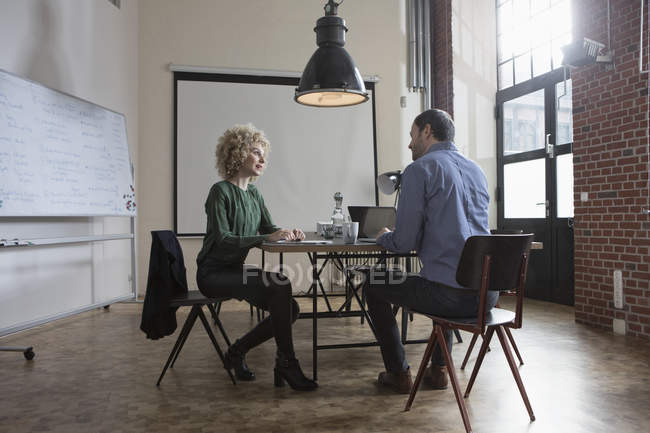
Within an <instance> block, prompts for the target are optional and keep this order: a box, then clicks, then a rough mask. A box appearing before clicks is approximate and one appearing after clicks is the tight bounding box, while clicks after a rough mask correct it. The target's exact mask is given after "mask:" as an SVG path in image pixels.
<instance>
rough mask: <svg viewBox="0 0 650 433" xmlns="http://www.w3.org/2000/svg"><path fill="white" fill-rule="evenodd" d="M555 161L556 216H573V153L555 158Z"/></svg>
mask: <svg viewBox="0 0 650 433" xmlns="http://www.w3.org/2000/svg"><path fill="white" fill-rule="evenodd" d="M556 160H557V161H556V163H557V217H558V218H573V154H572V153H569V154H564V155H560V156H558V157H557V158H556Z"/></svg>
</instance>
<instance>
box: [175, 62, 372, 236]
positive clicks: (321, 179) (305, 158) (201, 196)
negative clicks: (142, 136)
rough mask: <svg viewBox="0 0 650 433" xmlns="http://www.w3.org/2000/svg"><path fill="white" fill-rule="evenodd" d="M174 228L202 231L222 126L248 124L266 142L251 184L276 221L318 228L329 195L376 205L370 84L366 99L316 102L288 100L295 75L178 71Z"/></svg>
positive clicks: (330, 199)
mask: <svg viewBox="0 0 650 433" xmlns="http://www.w3.org/2000/svg"><path fill="white" fill-rule="evenodd" d="M174 76H175V100H176V104H175V109H176V111H175V114H176V115H175V120H176V123H175V128H176V136H175V194H174V196H175V199H174V204H175V206H174V209H175V215H174V228H175V231H176V233H177V234H178V235H179V236H201V235H203V234H205V228H206V219H207V217H206V214H205V207H204V204H205V200H206V198H207V195H208V192H209V190H210V187H211V186H212V185H213V184H214V183H215V182H218V181H220V180H221V178H220V177H219V176H218V174H217V171H216V169H215V164H216V157H215V148H216V144H217V140H218V138H219V137H220V136H221V135H222V134H223V132H224V131H225V130H226V129H228V128H230V127H232V126H233V125H235V124H246V123H252V124H253V125H255V126H256V127H257V128H258V129H261V130H263V131H264V133H265V135H266V137H267V138H268V139H269V141H270V142H271V152H270V154H269V157H268V158H267V168H266V169H265V172H264V174H263V175H262V176H261V177H260V178H259V179H258V180H257V181H256V182H255V186H256V187H257V188H258V189H259V190H260V192H261V193H262V195H263V197H264V201H265V204H266V206H267V207H268V209H269V211H270V213H271V216H272V219H273V222H274V223H275V224H276V225H278V226H280V227H285V228H294V227H298V228H301V229H303V230H305V231H315V230H316V221H323V220H329V218H330V216H331V214H332V210H333V209H334V198H333V197H334V193H335V192H341V193H342V194H343V207H344V209H346V208H347V206H348V205H369V206H372V205H376V204H377V190H376V186H375V178H376V174H377V168H376V151H375V148H376V145H375V125H374V83H366V87H367V89H368V92H369V94H370V97H371V99H370V101H369V102H367V103H364V104H361V105H356V106H352V107H338V108H316V107H307V106H304V105H300V104H298V103H296V102H295V101H294V99H293V96H294V92H295V88H296V86H297V84H298V78H292V77H260V76H250V75H231V74H206V73H190V72H175V74H174Z"/></svg>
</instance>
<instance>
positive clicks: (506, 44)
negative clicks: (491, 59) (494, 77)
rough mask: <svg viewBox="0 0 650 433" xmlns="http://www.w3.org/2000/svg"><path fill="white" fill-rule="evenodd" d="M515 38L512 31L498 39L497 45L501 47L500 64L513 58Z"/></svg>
mask: <svg viewBox="0 0 650 433" xmlns="http://www.w3.org/2000/svg"><path fill="white" fill-rule="evenodd" d="M513 36H514V33H513V32H512V31H508V32H505V33H503V34H502V35H500V36H499V37H498V38H497V44H498V47H499V62H502V61H504V60H508V59H511V58H512V39H513Z"/></svg>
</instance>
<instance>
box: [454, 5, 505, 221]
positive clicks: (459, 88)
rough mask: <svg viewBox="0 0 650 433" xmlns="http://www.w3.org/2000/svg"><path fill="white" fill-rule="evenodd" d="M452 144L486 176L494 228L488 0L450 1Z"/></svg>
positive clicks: (493, 84) (492, 45)
mask: <svg viewBox="0 0 650 433" xmlns="http://www.w3.org/2000/svg"><path fill="white" fill-rule="evenodd" d="M452 47H453V54H454V58H453V71H454V121H455V124H456V144H457V145H458V147H459V150H460V151H461V152H462V153H463V154H464V155H465V156H467V157H468V158H470V159H472V160H474V161H476V162H477V163H478V164H479V165H480V166H481V168H482V169H483V171H485V174H486V175H487V178H488V188H489V191H490V227H491V228H496V221H497V207H496V201H495V191H496V187H497V171H496V164H497V161H496V120H495V118H494V107H495V105H496V100H495V95H496V91H497V76H496V71H497V67H496V7H495V4H494V1H485V0H484V1H463V0H454V1H453V2H452Z"/></svg>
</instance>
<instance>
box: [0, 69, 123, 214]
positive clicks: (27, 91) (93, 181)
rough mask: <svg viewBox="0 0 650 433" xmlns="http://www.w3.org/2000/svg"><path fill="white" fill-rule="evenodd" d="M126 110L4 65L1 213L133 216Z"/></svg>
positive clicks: (0, 74) (0, 78)
mask: <svg viewBox="0 0 650 433" xmlns="http://www.w3.org/2000/svg"><path fill="white" fill-rule="evenodd" d="M135 214H136V204H135V193H134V187H133V175H132V171H131V160H130V156H129V147H128V142H127V138H126V120H125V118H124V115H122V114H119V113H116V112H113V111H111V110H108V109H106V108H103V107H100V106H98V105H95V104H92V103H90V102H87V101H84V100H81V99H78V98H75V97H73V96H70V95H67V94H65V93H61V92H58V91H56V90H53V89H50V88H47V87H45V86H43V85H41V84H38V83H35V82H32V81H29V80H25V79H23V78H20V77H17V76H15V75H12V74H10V73H8V72H6V71H3V70H0V216H3V217H5V216H109V215H110V216H135Z"/></svg>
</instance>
